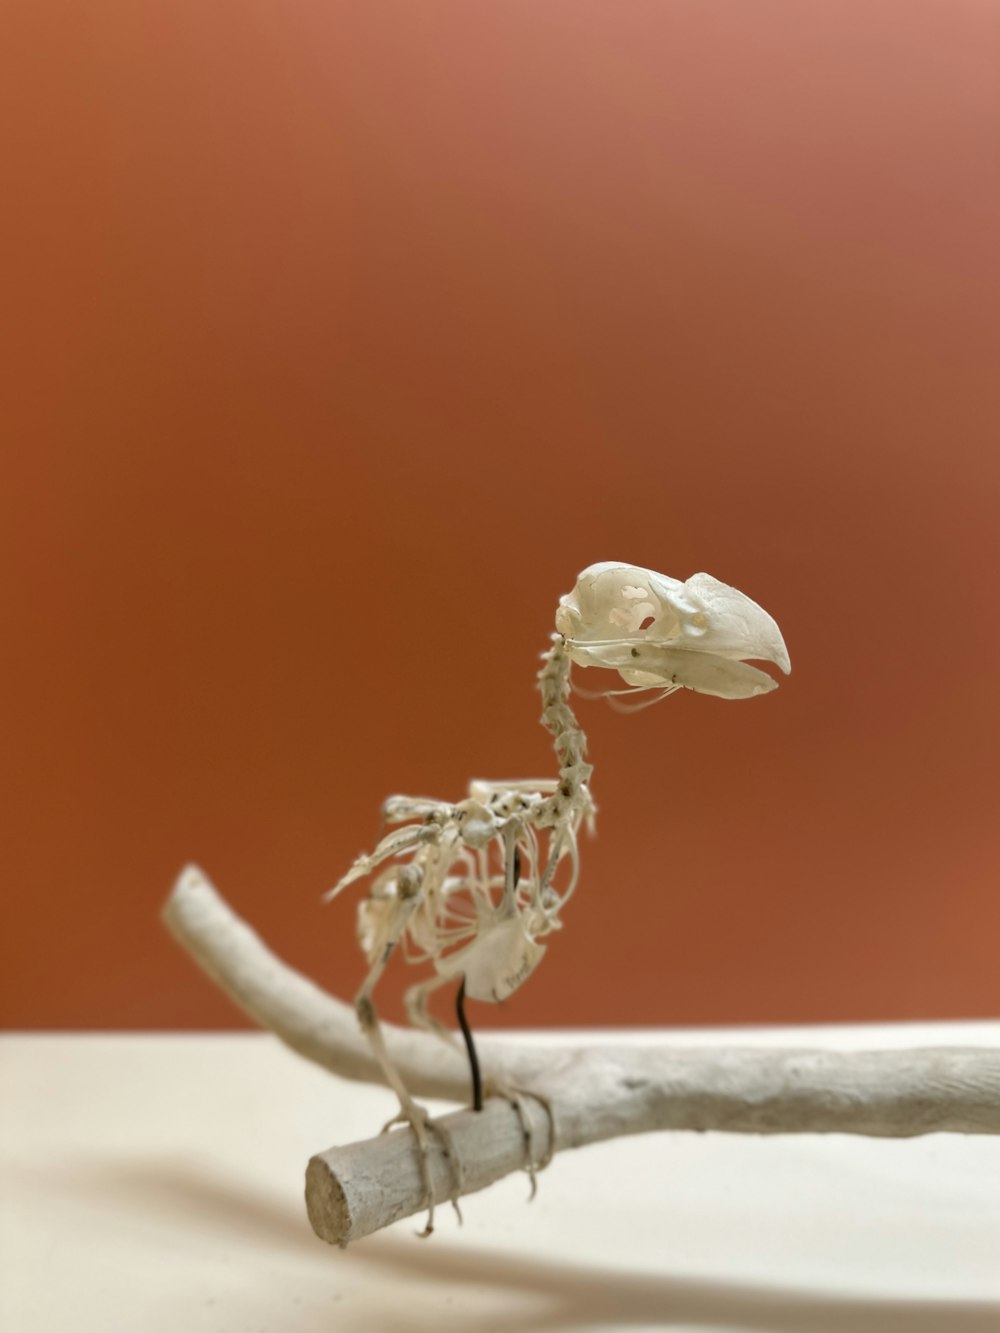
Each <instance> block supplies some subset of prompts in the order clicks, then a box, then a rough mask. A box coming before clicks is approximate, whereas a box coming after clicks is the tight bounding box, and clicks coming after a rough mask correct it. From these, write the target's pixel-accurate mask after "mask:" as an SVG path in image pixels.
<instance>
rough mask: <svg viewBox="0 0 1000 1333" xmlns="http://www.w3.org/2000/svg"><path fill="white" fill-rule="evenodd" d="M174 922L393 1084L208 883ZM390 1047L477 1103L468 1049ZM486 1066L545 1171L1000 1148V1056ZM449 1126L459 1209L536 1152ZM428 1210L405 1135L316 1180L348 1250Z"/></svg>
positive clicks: (395, 1036)
mask: <svg viewBox="0 0 1000 1333" xmlns="http://www.w3.org/2000/svg"><path fill="white" fill-rule="evenodd" d="M164 920H165V922H166V924H167V926H168V927H169V929H170V930H171V931H172V933H173V934H174V936H175V937H176V938H177V940H178V941H179V942H180V943H181V944H182V945H183V946H184V948H185V949H187V950H188V952H189V953H191V954H192V955H193V956H194V957H195V959H196V960H197V961H198V962H199V963H200V964H201V966H202V967H203V968H204V969H205V971H206V972H208V974H209V976H211V977H212V979H213V980H214V981H216V982H217V983H218V984H219V985H220V986H221V987H222V989H223V990H224V991H226V993H227V994H228V995H229V996H230V998H231V999H233V1000H234V1001H235V1002H236V1003H237V1004H238V1005H239V1006H240V1007H241V1008H243V1009H244V1010H245V1011H246V1012H247V1013H249V1014H250V1015H251V1017H253V1018H254V1019H255V1020H256V1021H257V1022H258V1023H260V1024H261V1025H262V1026H263V1027H266V1028H269V1029H270V1030H271V1031H272V1032H274V1033H275V1034H276V1035H277V1036H279V1037H280V1038H281V1039H282V1040H283V1041H285V1042H286V1043H287V1044H288V1045H289V1046H291V1047H292V1048H293V1049H294V1050H296V1051H298V1052H299V1054H300V1055H304V1056H306V1057H307V1058H308V1059H310V1060H314V1061H316V1062H317V1063H318V1064H321V1065H323V1067H324V1068H326V1069H329V1070H331V1071H332V1072H333V1073H337V1074H340V1075H342V1076H344V1077H347V1078H354V1079H362V1080H367V1081H374V1082H381V1081H382V1080H381V1076H380V1072H379V1069H378V1066H377V1064H376V1062H375V1061H374V1059H373V1058H372V1057H371V1055H370V1053H369V1051H368V1047H367V1042H366V1041H365V1040H364V1038H363V1037H362V1035H361V1033H360V1032H359V1030H358V1027H357V1021H356V1018H355V1014H354V1010H353V1008H352V1007H351V1006H350V1005H347V1004H344V1003H343V1002H342V1001H339V1000H336V999H334V998H333V997H332V996H330V995H327V994H326V993H325V992H324V991H322V990H320V989H319V987H317V986H315V985H313V983H312V982H310V981H307V980H306V978H304V977H302V976H300V975H299V973H297V972H295V971H294V970H293V969H292V968H290V967H288V966H287V965H286V964H284V963H282V962H281V961H280V960H279V959H278V958H276V957H275V956H274V954H272V953H271V952H270V951H269V950H268V949H267V948H266V946H265V945H264V944H263V943H262V942H261V940H260V939H259V937H258V936H257V935H256V934H255V933H254V932H253V931H252V930H251V929H250V928H249V926H247V925H246V924H245V923H244V922H243V921H241V920H240V919H239V917H237V916H236V915H235V914H234V913H233V912H232V911H231V909H230V908H229V907H227V905H226V904H225V903H224V902H223V900H222V899H221V897H220V896H219V895H218V894H217V893H216V891H215V890H214V889H213V887H212V886H211V884H209V882H208V880H207V879H206V878H205V876H204V875H203V874H202V873H201V872H200V871H199V870H197V869H195V868H193V867H191V868H189V869H187V870H186V871H185V872H184V873H183V874H182V875H181V877H180V878H179V880H178V881H177V884H176V886H175V888H174V891H173V893H172V895H171V897H170V899H169V900H168V902H167V905H166V907H165V909H164ZM385 1031H386V1038H387V1041H388V1044H389V1049H390V1054H391V1056H392V1059H393V1061H394V1062H395V1063H396V1065H397V1067H398V1068H399V1070H400V1073H401V1074H402V1076H403V1078H404V1079H405V1081H406V1083H407V1085H408V1087H409V1088H410V1090H411V1091H412V1092H413V1093H414V1094H415V1095H417V1096H419V1097H434V1098H443V1099H446V1100H455V1101H465V1100H466V1099H467V1096H468V1067H467V1065H466V1062H465V1058H464V1055H462V1054H461V1053H460V1051H459V1050H458V1049H457V1048H455V1049H451V1048H449V1047H448V1046H447V1045H446V1044H445V1043H444V1042H441V1041H440V1040H438V1039H437V1038H436V1037H433V1036H430V1035H427V1034H425V1033H420V1032H412V1031H409V1030H407V1029H401V1028H395V1027H391V1026H388V1025H387V1026H386V1029H385ZM481 1057H482V1062H483V1065H484V1069H485V1072H486V1074H487V1076H488V1077H492V1078H493V1079H495V1080H497V1081H500V1082H503V1083H505V1084H507V1085H513V1086H516V1087H518V1088H521V1089H527V1090H530V1092H532V1093H536V1094H537V1095H538V1098H539V1099H540V1100H536V1099H535V1098H533V1097H529V1098H526V1109H527V1114H528V1115H529V1118H530V1120H531V1125H532V1131H533V1138H534V1142H533V1156H534V1157H535V1159H536V1160H537V1159H538V1158H541V1157H544V1156H546V1155H548V1154H549V1153H550V1152H559V1151H562V1150H563V1149H565V1148H577V1147H582V1146H583V1145H584V1144H587V1143H596V1142H599V1141H601V1140H603V1139H610V1138H615V1137H619V1136H622V1135H626V1134H642V1133H647V1132H650V1131H654V1130H662V1129H674V1130H677V1129H687V1130H709V1129H712V1130H723V1131H727V1132H731V1133H745V1134H789V1133H792V1134H795V1133H799V1134H801V1133H813V1134H816V1133H841V1134H867V1135H878V1136H884V1137H890V1138H905V1137H909V1136H912V1135H917V1134H929V1133H934V1132H940V1131H948V1132H952V1133H961V1134H997V1133H1000V1050H997V1049H992V1048H982V1047H954V1048H926V1049H916V1050H898V1051H893V1050H889V1051H828V1050H790V1049H780V1048H777V1049H776V1048H756V1049H755V1048H752V1047H728V1048H727V1047H718V1046H715V1047H712V1046H708V1047H704V1048H693V1047H673V1048H672V1047H649V1046H641V1047H639V1046H636V1047H631V1046H624V1045H617V1046H616V1045H614V1044H610V1043H609V1044H586V1045H584V1044H569V1043H567V1044H565V1045H560V1046H552V1045H548V1044H547V1045H545V1046H544V1047H541V1046H539V1047H532V1046H527V1045H522V1044H518V1043H515V1042H509V1041H507V1042H501V1041H496V1040H492V1041H490V1040H487V1039H485V1038H484V1039H483V1040H482V1052H481ZM546 1105H547V1107H548V1110H546ZM550 1114H551V1121H550ZM443 1123H444V1124H445V1125H446V1126H447V1127H448V1129H449V1130H450V1133H451V1137H452V1141H453V1145H454V1149H455V1152H456V1155H457V1157H458V1159H459V1160H460V1161H461V1163H462V1166H463V1172H464V1180H463V1182H462V1188H461V1192H462V1193H472V1192H474V1191H475V1190H478V1189H482V1188H484V1187H485V1186H486V1185H488V1184H490V1183H492V1181H494V1180H498V1179H499V1178H500V1177H501V1176H503V1175H506V1174H508V1173H509V1172H511V1171H515V1170H518V1169H519V1168H522V1167H524V1166H525V1165H526V1162H525V1144H524V1136H523V1134H522V1132H521V1128H520V1125H519V1123H518V1120H517V1117H516V1115H515V1114H514V1112H513V1110H512V1108H511V1107H510V1106H509V1104H508V1103H507V1102H505V1101H502V1100H499V1099H497V1100H494V1101H491V1102H489V1103H487V1106H486V1108H485V1109H484V1110H483V1111H482V1112H480V1113H475V1112H472V1111H460V1112H458V1113H456V1114H455V1115H452V1116H448V1117H445V1118H444V1122H443ZM550 1135H552V1137H553V1138H554V1141H553V1142H550V1141H549V1139H550ZM431 1169H432V1173H433V1178H434V1180H435V1183H436V1185H437V1187H438V1189H439V1197H441V1198H447V1197H448V1195H449V1194H450V1193H451V1191H452V1188H453V1184H454V1182H453V1180H452V1176H451V1164H450V1163H449V1162H448V1161H447V1159H446V1158H444V1156H443V1154H442V1153H441V1151H440V1148H439V1146H436V1145H435V1146H434V1147H433V1148H432V1161H431ZM425 1203H426V1200H425V1199H424V1197H423V1188H422V1185H421V1182H420V1175H419V1171H418V1166H417V1156H416V1151H415V1147H414V1140H413V1136H412V1134H411V1132H410V1131H409V1130H406V1131H403V1130H400V1131H397V1132H394V1133H392V1134H388V1135H382V1136H380V1137H378V1138H376V1139H372V1140H370V1141H368V1142H365V1143H360V1144H353V1145H351V1146H349V1147H346V1148H334V1149H331V1150H330V1151H329V1152H326V1153H322V1154H320V1155H318V1156H317V1157H314V1158H313V1160H312V1162H310V1164H309V1171H308V1174H307V1206H308V1209H309V1215H310V1219H311V1220H312V1223H313V1226H314V1228H315V1229H316V1231H317V1234H318V1235H320V1236H322V1238H323V1239H325V1240H329V1241H331V1242H334V1243H337V1244H347V1242H348V1241H350V1240H356V1239H358V1238H359V1237H361V1236H363V1235H367V1234H369V1233H370V1232H372V1231H375V1230H377V1229H378V1228H379V1227H382V1226H385V1225H387V1224H388V1223H389V1222H393V1221H395V1220H397V1219H398V1218H401V1217H406V1216H409V1215H410V1214H412V1213H416V1212H418V1211H420V1209H421V1208H422V1207H424V1206H425Z"/></svg>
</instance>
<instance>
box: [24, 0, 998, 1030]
mask: <svg viewBox="0 0 1000 1333" xmlns="http://www.w3.org/2000/svg"><path fill="white" fill-rule="evenodd" d="M3 29H4V31H3V39H2V43H0V50H2V55H0V61H2V69H0V88H2V90H3V92H2V97H3V102H4V107H5V109H4V113H3V118H2V120H3V132H4V133H5V134H7V135H11V136H12V137H13V142H12V144H9V145H8V146H7V147H6V148H5V149H4V151H3V163H4V178H5V179H4V203H3V208H2V221H0V225H2V226H3V227H4V229H5V236H4V239H3V248H2V255H3V263H4V267H5V269H6V270H7V277H6V287H5V290H6V295H5V297H4V311H3V324H4V326H5V327H4V336H5V337H6V338H7V339H9V346H8V347H7V348H6V350H5V352H4V360H3V365H4V370H5V374H6V377H7V383H6V387H5V389H4V392H3V407H2V411H3V413H4V416H5V425H4V432H3V441H4V442H3V449H4V465H3V483H2V486H3V503H4V508H5V510H6V516H5V518H4V521H3V526H2V532H0V541H2V546H3V549H2V553H0V555H2V566H0V568H2V579H3V608H4V613H3V636H2V637H3V649H2V653H3V671H4V683H3V690H2V695H3V706H4V709H5V710H6V712H7V714H8V716H7V718H6V721H5V723H4V731H3V735H4V744H3V750H4V758H5V761H6V764H5V768H6V781H7V783H8V785H7V789H6V792H5V793H4V795H3V800H2V807H0V808H2V812H3V814H2V818H3V819H4V821H5V823H6V825H7V828H6V833H5V835H4V839H3V862H4V865H3V876H2V880H3V890H2V892H3V894H4V899H5V917H6V929H5V931H4V938H3V946H2V948H3V956H2V959H0V966H2V978H3V980H2V986H3V1004H4V1019H5V1021H6V1022H7V1023H8V1024H11V1025H19V1026H26V1027H34V1026H43V1027H44V1026H60V1027H76V1026H81V1027H89V1026H113V1027H133V1026H134V1027H143V1026H153V1027H161V1026H186V1025H191V1026H223V1025H228V1024H231V1023H236V1022H238V1021H239V1020H238V1019H237V1017H236V1016H235V1015H234V1013H233V1011H232V1010H231V1009H230V1008H229V1006H228V1005H227V1003H226V1002H225V1001H224V1000H223V999H222V998H221V997H217V996H216V994H215V993H214V991H213V990H212V989H211V988H210V987H209V985H208V983H206V982H203V981H202V979H201V978H200V976H199V975H198V974H197V973H196V972H195V971H194V969H193V968H192V967H191V966H190V965H189V964H188V963H187V962H186V960H185V959H184V958H183V957H182V956H181V955H180V954H179V953H178V952H177V950H176V949H175V947H174V946H173V945H172V943H171V942H170V941H169V940H168V939H167V938H166V936H165V935H164V934H163V932H162V930H161V929H160V927H159V925H158V923H157V920H156V914H157V911H158V908H159V905H160V903H161V900H162V899H163V898H164V896H165V894H166V892H167V889H168V887H169V884H170V882H171V880H172V878H173V876H174V874H175V873H176V871H177V870H178V868H179V866H180V865H181V863H182V862H183V861H185V860H187V859H195V860H197V861H199V862H200V863H201V864H202V865H203V866H204V867H205V868H206V869H207V870H208V871H209V873H210V874H211V875H212V876H213V878H214V879H215V880H216V882H217V883H218V885H219V886H220V888H221V889H222V890H223V892H224V893H225V894H226V895H227V897H229V899H230V900H231V901H232V902H233V904H234V905H235V906H236V907H237V908H238V910H240V911H241V912H242V913H243V914H245V915H246V916H247V917H249V918H250V919H251V920H252V921H253V922H254V923H255V924H256V925H257V926H258V927H259V928H260V930H261V931H262V933H263V934H264V935H265V937H266V938H267V939H268V940H269V941H270V942H271V943H272V944H273V945H275V946H276V947H277V948H278V949H279V951H280V952H282V953H283V954H284V955H285V956H286V957H288V958H289V959H291V960H293V961H294V962H295V963H296V964H297V965H299V966H300V967H302V968H303V969H304V970H305V971H307V972H308V973H310V974H311V975H313V976H315V977H316V978H317V979H318V980H320V981H321V982H323V983H324V984H326V985H328V986H330V987H332V988H333V989H335V990H337V991H339V992H341V993H344V994H349V993H351V992H352V991H353V989H354V987H355V986H356V984H357V982H358V980H359V979H360V976H361V971H362V966H361V959H360V955H358V954H357V953H356V950H355V945H354V939H353V913H354V905H353V903H352V902H350V901H339V902H338V903H337V904H336V905H335V906H333V907H330V908H322V907H321V906H320V903H319V895H320V893H321V892H322V891H323V890H324V889H325V888H326V887H327V886H328V885H330V884H331V883H333V881H334V880H335V879H336V878H337V877H338V876H339V875H340V874H341V873H342V871H343V870H344V868H345V867H346V865H347V864H348V863H349V861H350V859H351V858H352V857H353V856H354V854H355V853H356V852H358V851H359V850H360V849H361V848H363V847H365V846H370V845H371V843H372V840H373V838H374V836H375V833H376V827H377V812H378V807H379V804H380V802H381V800H382V799H383V797H384V796H385V795H387V794H389V793H390V792H395V791H417V792H428V793H433V794H438V795H442V796H449V797H453V798H457V797H458V796H460V794H461V793H462V791H463V788H464V785H465V782H466V780H467V779H468V778H469V777H470V776H513V775H519V774H523V775H533V774H536V773H538V772H546V771H548V770H549V768H550V767H551V759H550V755H549V750H548V747H547V741H546V737H545V736H544V734H543V732H542V731H541V729H540V728H539V727H538V726H537V723H536V717H537V712H538V703H537V699H536V697H535V694H534V680H533V678H534V672H535V669H536V659H537V655H538V654H539V653H540V651H541V650H542V649H543V647H544V646H545V643H546V639H547V635H548V633H549V630H550V628H551V621H552V615H553V611H554V608H555V604H556V599H557V597H558V595H559V594H560V593H562V592H564V591H566V590H568V588H569V587H570V586H571V584H572V582H573V579H574V576H575V574H576V573H577V571H578V570H579V569H580V568H582V567H583V566H584V565H586V564H589V563H591V562H592V561H595V560H601V559H623V560H629V561H633V562H635V563H639V564H645V565H650V566H652V567H654V568H658V569H662V570H664V571H666V572H668V573H671V574H673V575H676V576H679V577H686V576H687V575H689V574H691V573H693V572H695V571H696V570H699V569H707V570H708V571H710V572H711V573H713V574H715V575H717V576H718V577H720V578H723V579H725V580H727V581H729V582H732V583H735V584H736V585H737V586H738V587H740V588H742V589H743V590H744V591H746V592H748V593H749V594H750V595H752V596H754V597H755V598H757V599H758V600H759V601H761V602H762V603H763V604H764V605H765V606H766V607H767V609H768V610H770V611H771V612H772V613H773V614H774V615H775V616H776V617H777V619H778V620H779V622H780V624H781V626H782V628H783V630H784V632H785V636H786V639H787V642H788V645H789V648H790V651H791V654H792V659H793V666H794V671H793V675H792V676H791V678H790V680H789V681H788V682H786V683H784V684H783V685H782V688H781V689H780V690H779V691H778V692H777V693H776V694H773V695H770V696H769V697H767V698H765V699H758V700H754V701H752V702H750V703H743V704H738V703H724V702H721V701H717V700H713V699H706V698H700V697H697V696H694V695H689V694H684V695H682V696H681V697H675V698H673V699H671V700H669V701H668V702H666V703H664V704H661V705H659V706H657V707H656V708H654V709H651V710H650V711H648V712H644V713H642V714H640V715H638V716H637V717H624V718H623V717H619V716H616V715H615V714H614V713H612V712H610V711H609V710H608V709H607V708H606V706H605V705H603V704H599V703H589V702H583V703H581V705H580V711H581V715H582V716H583V718H584V720H585V723H586V724H587V725H588V729H589V731H590V740H591V755H592V758H593V760H594V762H595V764H596V773H595V779H594V786H595V793H596V796H597V799H598V802H599V805H600V820H599V836H598V838H597V839H596V841H594V842H593V843H592V844H590V845H587V846H586V847H585V863H584V881H583V886H582V888H581V890H580V892H579V893H578V895H577V897H576V898H575V899H574V902H573V904H572V907H571V908H570V909H569V911H568V913H567V919H566V929H565V931H564V932H563V933H562V934H561V935H560V936H558V937H557V938H556V939H555V940H554V942H553V943H552V945H551V948H550V950H549V956H548V958H547V959H546V962H545V964H544V965H543V967H542V968H541V969H540V970H539V972H538V973H537V974H536V976H535V977H534V978H533V979H532V981H531V982H530V983H529V985H528V986H526V987H525V988H524V990H523V991H521V992H520V993H519V994H518V995H517V996H516V997H515V998H514V999H513V1000H511V1001H510V1002H509V1003H508V1004H507V1005H506V1006H505V1007H504V1008H503V1009H502V1010H500V1011H499V1012H493V1011H489V1012H487V1011H486V1010H485V1008H483V1007H480V1006H476V1007H475V1008H476V1013H475V1018H476V1020H477V1021H478V1022H479V1023H481V1024H482V1023H488V1022H491V1021H493V1022H502V1023H505V1024H525V1025H530V1024H534V1023H562V1024H565V1023H603V1022H617V1023H622V1022H627V1023H652V1022H657V1023H690V1022H693V1023H729V1022H758V1021H772V1020H775V1021H796V1020H805V1021H812V1020H846V1019H859V1018H879V1019H897V1018H911V1017H926V1016H941V1017H946V1016H955V1015H970V1016H971V1015H987V1014H993V1015H995V1014H996V1013H997V1012H998V1010H1000V967H998V963H997V939H998V938H1000V893H998V891H997V878H998V876H997V866H998V861H1000V820H998V818H997V754H998V749H997V741H998V726H997V723H998V706H997V663H998V661H1000V651H998V650H1000V615H998V611H997V597H996V577H997V554H998V552H997V540H996V538H997V513H998V509H997V501H998V489H1000V488H998V482H1000V453H998V438H1000V432H998V426H1000V394H998V380H997V353H998V350H1000V348H998V341H1000V339H998V336H997V335H998V316H997V312H998V308H1000V305H998V298H1000V291H998V288H1000V273H998V261H997V236H998V234H1000V177H998V173H997V170H996V145H997V140H998V131H1000V87H998V85H997V83H996V81H995V77H994V76H995V73H996V68H997V65H998V59H1000V10H998V9H997V7H996V6H992V5H987V4H981V3H978V0H928V2H926V3H922V4H920V5H913V4H911V3H908V0H898V3H897V2H894V0H866V2H865V3H863V4H860V3H859V4H850V3H848V4H844V3H842V0H811V3H809V4H800V3H798V0H757V2H755V3H753V4H740V3H736V2H735V0H733V2H731V3H729V4H711V5H706V4H703V3H701V0H657V2H656V3H647V2H646V0H572V2H568V0H567V2H563V0H486V2H485V3H470V0H420V3H413V2H412V0H348V2H346V3H345V2H341V3H337V2H336V0H290V2H289V0H169V3H168V2H167V0H102V2H101V3H98V4H94V5H79V4H74V3H68V0H20V3H13V4H9V5H7V6H5V9H4V15H3ZM588 683H593V682H588ZM405 971H406V969H405V968H403V967H402V965H400V967H399V968H398V973H403V972H405ZM408 979H411V980H412V977H410V978H408ZM400 984H401V978H400V976H399V975H397V976H395V977H394V978H393V979H392V980H391V981H390V982H389V983H388V985H387V990H386V994H387V995H388V996H389V997H390V1000H391V1001H392V1002H391V1003H390V1004H389V1006H388V1008H389V1010H390V1012H393V1011H394V1004H395V1000H394V999H392V997H393V996H394V995H395V993H396V990H398V988H399V986H400Z"/></svg>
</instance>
